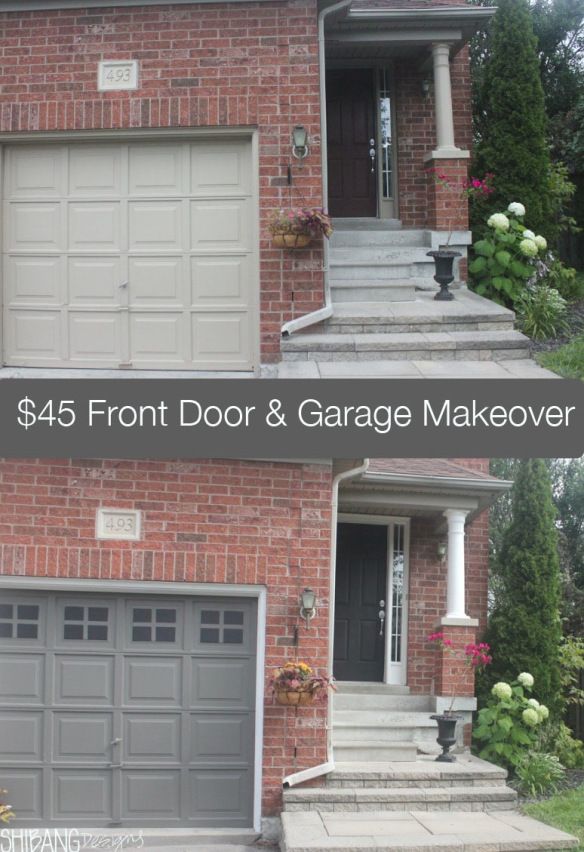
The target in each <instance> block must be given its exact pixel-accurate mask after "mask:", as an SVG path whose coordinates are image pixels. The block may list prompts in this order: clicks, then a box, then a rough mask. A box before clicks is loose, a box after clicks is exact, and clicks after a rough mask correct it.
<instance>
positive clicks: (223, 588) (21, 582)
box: [0, 575, 267, 832]
mask: <svg viewBox="0 0 584 852" xmlns="http://www.w3.org/2000/svg"><path fill="white" fill-rule="evenodd" d="M0 589H10V590H13V591H17V590H18V591H27V590H29V591H45V592H79V593H101V594H119V595H128V594H129V595H133V594H136V595H144V594H148V595H173V596H174V597H177V596H185V597H187V596H189V597H195V596H196V597H214V598H217V597H226V598H230V597H239V598H252V599H255V600H256V601H257V643H256V694H255V701H256V716H255V750H254V790H253V829H254V831H257V832H260V831H261V815H262V758H263V731H264V667H265V656H266V602H267V589H266V588H265V586H244V585H236V584H227V583H226V584H213V583H201V584H197V583H164V582H157V581H152V582H144V581H139V580H138V581H136V582H133V581H124V580H75V579H71V580H59V579H55V580H53V579H44V578H41V577H15V576H7V575H0Z"/></svg>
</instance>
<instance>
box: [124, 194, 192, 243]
mask: <svg viewBox="0 0 584 852" xmlns="http://www.w3.org/2000/svg"><path fill="white" fill-rule="evenodd" d="M128 214H129V243H130V251H144V250H145V249H148V251H153V252H155V251H180V250H181V249H182V243H183V235H182V215H183V210H182V202H181V201H168V202H163V201H132V202H130V204H129V211H128Z"/></svg>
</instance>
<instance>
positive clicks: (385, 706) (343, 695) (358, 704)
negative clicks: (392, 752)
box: [333, 691, 432, 721]
mask: <svg viewBox="0 0 584 852" xmlns="http://www.w3.org/2000/svg"><path fill="white" fill-rule="evenodd" d="M430 702H431V699H430V698H429V696H427V695H391V694H386V693H383V692H372V693H355V692H340V691H339V692H337V693H336V694H335V696H334V698H333V707H334V710H333V712H334V718H335V719H337V717H339V718H341V719H344V721H350V719H351V717H352V718H355V717H354V716H352V714H359V718H361V715H362V714H364V718H367V717H368V715H369V714H371V717H372V718H375V717H377V718H386V715H387V713H390V712H393V711H397V712H399V711H405V712H407V713H412V712H422V711H427V712H428V713H430V712H432V710H431V703H430ZM341 714H342V715H341ZM345 714H347V715H346V716H345Z"/></svg>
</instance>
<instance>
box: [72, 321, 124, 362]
mask: <svg viewBox="0 0 584 852" xmlns="http://www.w3.org/2000/svg"><path fill="white" fill-rule="evenodd" d="M121 348H122V315H121V313H112V312H109V311H94V312H91V313H89V312H85V311H76V312H71V313H70V314H69V356H70V358H71V360H72V361H73V362H75V361H81V362H83V363H87V362H91V361H93V362H95V363H97V364H102V363H107V364H110V363H113V364H118V363H119V362H120V361H121V360H122V356H121Z"/></svg>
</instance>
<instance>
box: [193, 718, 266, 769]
mask: <svg viewBox="0 0 584 852" xmlns="http://www.w3.org/2000/svg"><path fill="white" fill-rule="evenodd" d="M252 742H253V727H252V717H251V716H250V715H249V714H241V715H236V714H224V715H221V714H219V713H213V714H210V713H209V714H206V715H197V714H193V715H192V716H191V736H190V747H191V754H190V762H191V763H197V762H203V763H212V764H215V765H217V764H220V763H222V762H223V763H226V762H227V763H233V762H236V763H237V762H242V763H247V762H248V761H249V760H250V759H251V757H252V755H251V753H250V748H251V744H252Z"/></svg>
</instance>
